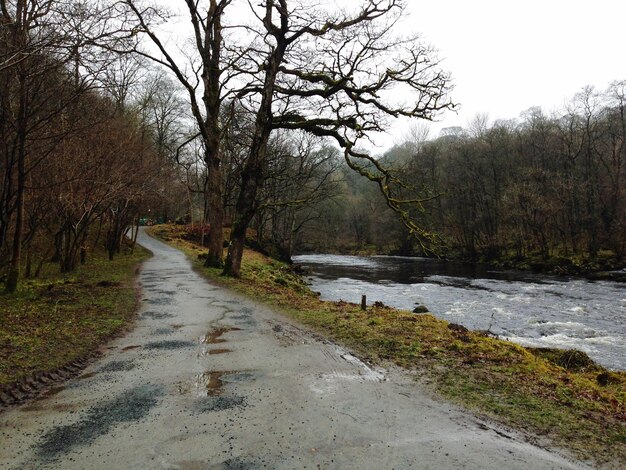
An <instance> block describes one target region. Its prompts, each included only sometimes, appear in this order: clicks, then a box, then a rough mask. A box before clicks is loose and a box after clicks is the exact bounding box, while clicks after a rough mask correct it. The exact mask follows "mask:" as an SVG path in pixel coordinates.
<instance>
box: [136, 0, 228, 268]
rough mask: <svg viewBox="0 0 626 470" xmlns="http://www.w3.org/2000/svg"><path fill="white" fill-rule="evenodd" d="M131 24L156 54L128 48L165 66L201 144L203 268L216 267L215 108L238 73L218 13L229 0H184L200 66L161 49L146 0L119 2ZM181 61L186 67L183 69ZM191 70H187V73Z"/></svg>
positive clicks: (218, 132) (219, 232) (219, 224)
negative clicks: (206, 229)
mask: <svg viewBox="0 0 626 470" xmlns="http://www.w3.org/2000/svg"><path fill="white" fill-rule="evenodd" d="M124 3H125V4H126V5H127V6H128V8H129V9H130V11H131V12H132V14H133V15H134V18H135V20H136V22H137V26H136V27H134V28H132V30H133V31H140V32H143V33H145V34H146V35H147V36H148V37H149V38H150V40H151V41H152V43H153V44H154V45H155V46H156V48H157V50H158V53H157V54H153V53H151V52H149V51H148V50H146V49H142V48H139V47H136V48H135V49H134V52H135V53H137V54H139V55H141V56H144V57H147V58H149V59H150V60H152V61H154V62H156V63H158V64H160V65H162V66H164V67H166V68H167V69H169V70H170V71H171V72H172V73H173V74H174V76H175V77H176V79H177V80H178V81H179V82H180V84H181V85H182V86H183V87H184V89H185V90H186V92H187V95H188V97H189V103H190V111H191V114H192V115H193V118H194V120H195V123H196V126H197V128H198V133H199V136H200V137H201V138H202V141H203V144H204V151H205V155H204V162H205V165H206V168H207V180H208V184H207V194H206V197H207V204H206V205H207V209H208V221H209V224H210V226H211V230H210V233H209V253H208V256H207V259H206V265H207V266H221V265H222V259H223V254H222V253H223V224H224V212H223V206H222V186H221V184H222V173H221V141H222V124H221V122H220V111H221V109H222V104H223V103H224V102H225V100H226V99H227V97H228V95H229V93H228V86H227V85H228V83H229V82H230V81H231V80H232V79H233V78H234V77H236V76H237V75H238V72H237V70H236V67H234V66H233V64H234V61H236V57H235V58H233V57H231V56H229V55H228V54H225V52H224V48H223V43H224V28H223V26H222V18H223V15H224V11H225V10H226V9H227V8H228V7H229V5H230V4H231V3H232V0H210V1H208V2H206V3H202V2H197V1H192V0H185V2H184V3H185V5H186V8H187V14H188V20H189V22H190V25H191V28H192V31H193V44H194V48H195V52H196V54H197V58H198V59H199V60H200V65H196V64H194V63H191V64H183V63H182V62H184V60H181V59H179V58H178V56H177V55H176V52H175V51H171V50H169V49H168V48H167V46H166V44H165V43H164V41H162V40H161V38H160V37H159V35H158V34H157V32H156V30H155V25H154V23H155V22H157V21H159V20H161V19H163V18H164V14H163V13H162V12H159V11H158V10H156V9H155V8H153V7H152V6H151V5H148V4H147V3H141V2H139V1H135V0H125V2H124ZM186 65H189V66H188V67H186ZM187 70H191V73H189V74H188V73H187Z"/></svg>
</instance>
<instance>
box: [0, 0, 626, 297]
mask: <svg viewBox="0 0 626 470" xmlns="http://www.w3.org/2000/svg"><path fill="white" fill-rule="evenodd" d="M0 7H1V13H2V29H1V38H0V40H1V45H0V102H1V103H0V104H1V108H0V113H1V116H0V132H1V133H2V138H1V140H0V146H1V152H2V160H1V162H0V165H1V166H0V169H1V171H2V178H3V179H2V186H1V193H0V269H1V271H2V276H3V277H2V280H3V282H4V283H5V286H6V289H7V290H8V291H13V290H15V289H16V287H17V285H18V281H19V279H20V278H21V277H23V276H26V277H31V276H37V273H38V271H39V270H40V269H41V266H42V265H43V263H46V262H55V263H58V264H59V269H61V270H62V271H71V270H72V269H74V267H75V266H76V264H77V263H79V262H81V263H85V262H88V253H89V251H90V249H91V248H92V247H93V246H95V245H96V244H105V246H106V248H107V249H108V251H109V253H110V256H111V257H113V256H114V254H115V253H116V252H117V251H119V250H120V249H121V246H122V240H123V238H124V235H129V236H130V237H131V238H132V235H133V232H132V231H129V229H130V228H131V227H134V226H135V225H136V224H138V223H139V220H140V219H141V218H143V219H145V220H154V221H157V220H169V219H171V220H174V219H178V220H179V221H180V222H184V223H191V224H192V225H193V227H194V230H196V231H197V232H198V236H199V237H200V238H201V239H202V241H203V243H204V244H205V245H206V246H207V248H208V255H207V258H206V262H207V265H213V266H223V267H224V272H225V273H226V274H230V275H233V276H238V275H239V274H240V266H241V257H242V255H243V246H244V243H246V240H247V242H248V243H253V244H254V245H255V246H257V247H258V248H262V249H264V250H266V251H268V252H270V253H272V254H274V255H275V256H278V257H280V258H282V259H289V258H290V256H291V254H292V253H293V252H294V250H311V249H313V250H348V251H358V250H366V251H378V252H396V253H403V254H422V253H436V254H437V253H438V254H453V255H455V256H459V255H462V256H464V257H467V258H470V259H474V260H475V259H479V258H481V257H482V258H483V259H488V260H496V259H499V258H502V257H515V258H517V259H518V260H525V259H529V258H532V257H533V256H539V257H540V258H541V259H542V260H544V261H545V260H548V259H549V258H554V257H569V258H572V257H579V258H586V259H595V258H597V257H605V258H606V257H608V258H611V259H613V260H614V261H615V263H616V264H617V263H618V262H619V260H623V257H624V252H625V248H626V240H625V238H624V234H625V233H626V230H625V228H626V225H625V224H626V221H625V220H626V216H625V210H626V205H625V201H624V198H625V197H626V196H625V195H624V178H625V171H626V170H625V169H624V152H625V151H626V150H625V149H624V138H625V137H626V124H625V117H624V84H623V83H615V84H614V85H612V86H611V88H610V89H609V90H607V91H606V92H605V93H597V92H596V91H594V90H593V89H591V88H589V89H585V90H584V91H583V92H581V93H580V94H579V95H577V96H576V97H575V99H574V100H573V101H572V105H571V107H570V108H569V109H567V110H564V111H563V113H562V114H560V115H559V116H545V115H544V114H542V112H541V111H540V110H539V109H532V110H529V111H528V112H526V113H525V114H524V115H523V116H522V118H521V119H520V120H517V121H509V122H497V123H495V124H494V125H493V126H487V125H486V123H485V122H484V120H481V119H477V120H476V122H475V125H473V126H472V127H471V129H469V130H461V129H456V130H454V129H453V130H450V131H449V132H448V133H447V135H443V136H441V137H439V138H437V139H430V140H429V139H426V138H425V136H424V135H422V136H420V135H415V136H414V138H412V139H409V140H408V141H407V142H406V143H405V144H403V145H401V146H397V147H395V148H393V149H392V150H390V151H389V152H387V154H385V155H384V156H382V157H378V156H377V155H375V154H372V153H369V152H368V151H367V149H368V148H370V147H371V145H370V141H369V140H368V137H369V136H370V135H371V133H372V132H377V131H381V130H385V129H386V128H387V126H388V125H389V122H390V118H395V117H399V116H404V117H410V118H415V119H424V120H431V119H435V118H437V116H439V114H440V113H441V112H443V111H445V110H448V109H452V108H454V104H453V101H452V100H451V98H450V96H449V92H450V89H451V82H450V78H449V75H448V74H447V73H446V72H445V71H444V70H443V69H442V68H441V66H440V64H439V62H438V59H437V57H436V53H435V51H434V50H433V49H432V48H430V47H429V46H427V45H425V44H423V43H422V42H421V41H420V40H419V38H418V37H417V36H415V37H406V36H400V35H397V34H395V33H394V25H395V23H396V21H397V19H398V18H399V17H400V15H401V14H402V11H403V10H402V9H403V2H401V1H397V0H387V1H374V0H370V1H365V2H362V3H361V4H360V5H359V6H356V4H355V6H354V8H352V9H351V10H341V9H339V8H335V7H329V6H324V5H322V4H321V3H320V4H319V5H311V4H310V3H309V2H295V1H287V0H275V1H266V2H262V3H261V4H259V5H250V4H248V3H247V2H237V1H235V0H221V1H215V0H212V1H207V2H205V4H201V3H198V2H191V1H181V2H180V5H177V7H180V12H178V13H177V14H174V12H173V11H168V10H167V9H166V8H165V7H161V6H157V5H153V4H152V3H149V2H144V1H139V0H137V1H135V0H125V1H118V2H103V1H97V0H93V1H82V2H70V3H68V2H62V1H58V0H48V1H44V2H42V1H34V0H4V1H2V2H0ZM243 11H246V12H247V13H245V14H242V12H243ZM242 18H247V19H245V21H244V20H242ZM174 21H176V22H177V23H176V24H178V25H180V24H183V25H184V26H183V27H182V29H183V30H184V31H186V32H187V33H189V35H190V36H191V40H190V41H187V42H185V43H184V45H182V46H179V45H175V44H173V42H172V41H171V40H170V36H168V35H167V34H165V31H167V28H168V27H171V26H172V25H173V24H174ZM179 27H180V26H179ZM394 96H402V101H399V100H395V99H394V98H393V97H394ZM224 228H227V229H230V230H228V231H226V232H224V231H223V229H224ZM249 229H253V230H249ZM225 236H226V238H227V239H226V240H225V239H224V237H225ZM246 237H247V238H246ZM225 247H228V255H227V256H226V258H225V259H224V257H223V249H224V248H225Z"/></svg>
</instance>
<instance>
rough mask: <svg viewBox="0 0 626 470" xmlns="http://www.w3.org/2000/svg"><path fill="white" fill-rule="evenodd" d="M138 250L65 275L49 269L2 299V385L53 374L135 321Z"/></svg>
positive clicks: (94, 260)
mask: <svg viewBox="0 0 626 470" xmlns="http://www.w3.org/2000/svg"><path fill="white" fill-rule="evenodd" d="M148 257H149V252H148V251H146V250H144V249H143V248H141V247H139V246H137V247H136V248H135V250H134V253H133V254H120V255H118V256H117V257H116V258H115V260H114V261H112V262H110V261H109V260H108V259H107V257H106V254H105V253H104V251H102V252H94V253H92V254H91V256H90V258H89V259H88V261H87V264H85V265H84V266H79V268H78V269H77V270H76V271H75V272H73V273H69V274H67V275H63V274H59V272H58V271H59V269H58V266H57V265H55V264H50V265H46V266H45V268H44V270H43V272H42V274H41V276H40V277H39V278H38V279H34V280H26V281H24V282H22V283H21V285H20V288H19V290H18V291H17V292H16V293H15V294H12V295H2V296H0V311H1V312H2V314H0V386H2V385H6V384H11V383H14V382H17V381H19V380H21V379H23V378H26V377H28V376H29V375H31V374H33V373H37V372H46V371H52V370H55V369H57V368H59V367H62V366H63V365H65V364H67V363H69V362H72V361H74V360H76V359H78V358H81V357H83V356H85V355H87V354H89V353H90V352H93V351H94V350H95V349H96V348H97V347H98V346H99V345H101V344H102V343H103V342H105V341H106V340H107V339H109V338H111V337H112V336H114V335H115V334H116V333H118V332H119V331H120V330H121V329H122V328H123V327H124V326H126V325H127V324H128V323H129V322H130V321H131V320H132V318H133V317H134V314H135V312H136V307H137V296H136V293H135V287H134V278H135V271H136V268H137V265H138V263H140V262H141V261H143V260H145V259H147V258H148Z"/></svg>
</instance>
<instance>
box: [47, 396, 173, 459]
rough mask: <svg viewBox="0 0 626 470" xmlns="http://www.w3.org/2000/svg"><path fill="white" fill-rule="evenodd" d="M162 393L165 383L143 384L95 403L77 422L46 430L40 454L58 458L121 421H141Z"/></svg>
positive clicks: (90, 441)
mask: <svg viewBox="0 0 626 470" xmlns="http://www.w3.org/2000/svg"><path fill="white" fill-rule="evenodd" d="M162 395H163V390H162V387H158V386H153V385H150V386H149V385H144V386H141V387H136V388H133V389H131V390H129V391H127V392H124V393H122V394H121V395H120V396H119V397H117V398H115V399H113V400H110V401H107V402H104V403H101V404H98V405H96V406H93V407H91V408H90V409H89V411H87V413H86V415H85V416H84V417H83V418H82V419H80V420H79V421H78V422H77V423H74V424H70V425H68V426H58V427H55V428H53V429H52V430H51V431H49V432H48V433H46V434H45V435H44V436H43V438H42V439H41V442H40V443H39V445H38V446H37V455H38V456H39V458H41V459H43V460H47V461H50V460H55V459H57V458H58V457H59V456H61V455H62V454H65V453H67V452H69V451H71V450H73V449H74V448H76V447H80V446H85V445H87V444H90V443H92V442H93V441H95V440H96V439H97V438H98V437H100V436H104V435H105V434H107V433H108V432H109V431H110V430H111V429H112V428H113V427H115V426H116V425H118V424H121V423H129V422H133V421H138V420H140V419H142V418H144V417H145V416H147V415H148V413H149V412H150V410H151V409H152V408H154V407H155V406H156V405H157V403H158V397H160V396H162Z"/></svg>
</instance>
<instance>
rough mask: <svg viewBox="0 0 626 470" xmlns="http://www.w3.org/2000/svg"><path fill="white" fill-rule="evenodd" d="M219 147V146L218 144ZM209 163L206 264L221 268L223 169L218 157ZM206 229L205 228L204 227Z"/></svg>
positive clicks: (222, 246)
mask: <svg viewBox="0 0 626 470" xmlns="http://www.w3.org/2000/svg"><path fill="white" fill-rule="evenodd" d="M217 148H218V149H219V146H218V145H217ZM206 164H207V176H208V181H207V195H206V204H207V212H208V216H207V220H208V222H209V226H210V228H209V234H208V238H209V253H208V255H207V258H206V261H205V266H208V267H215V268H221V267H222V265H223V256H224V207H223V201H222V171H221V168H220V161H219V159H218V158H215V157H212V158H208V157H207V159H206ZM203 230H204V228H203Z"/></svg>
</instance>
